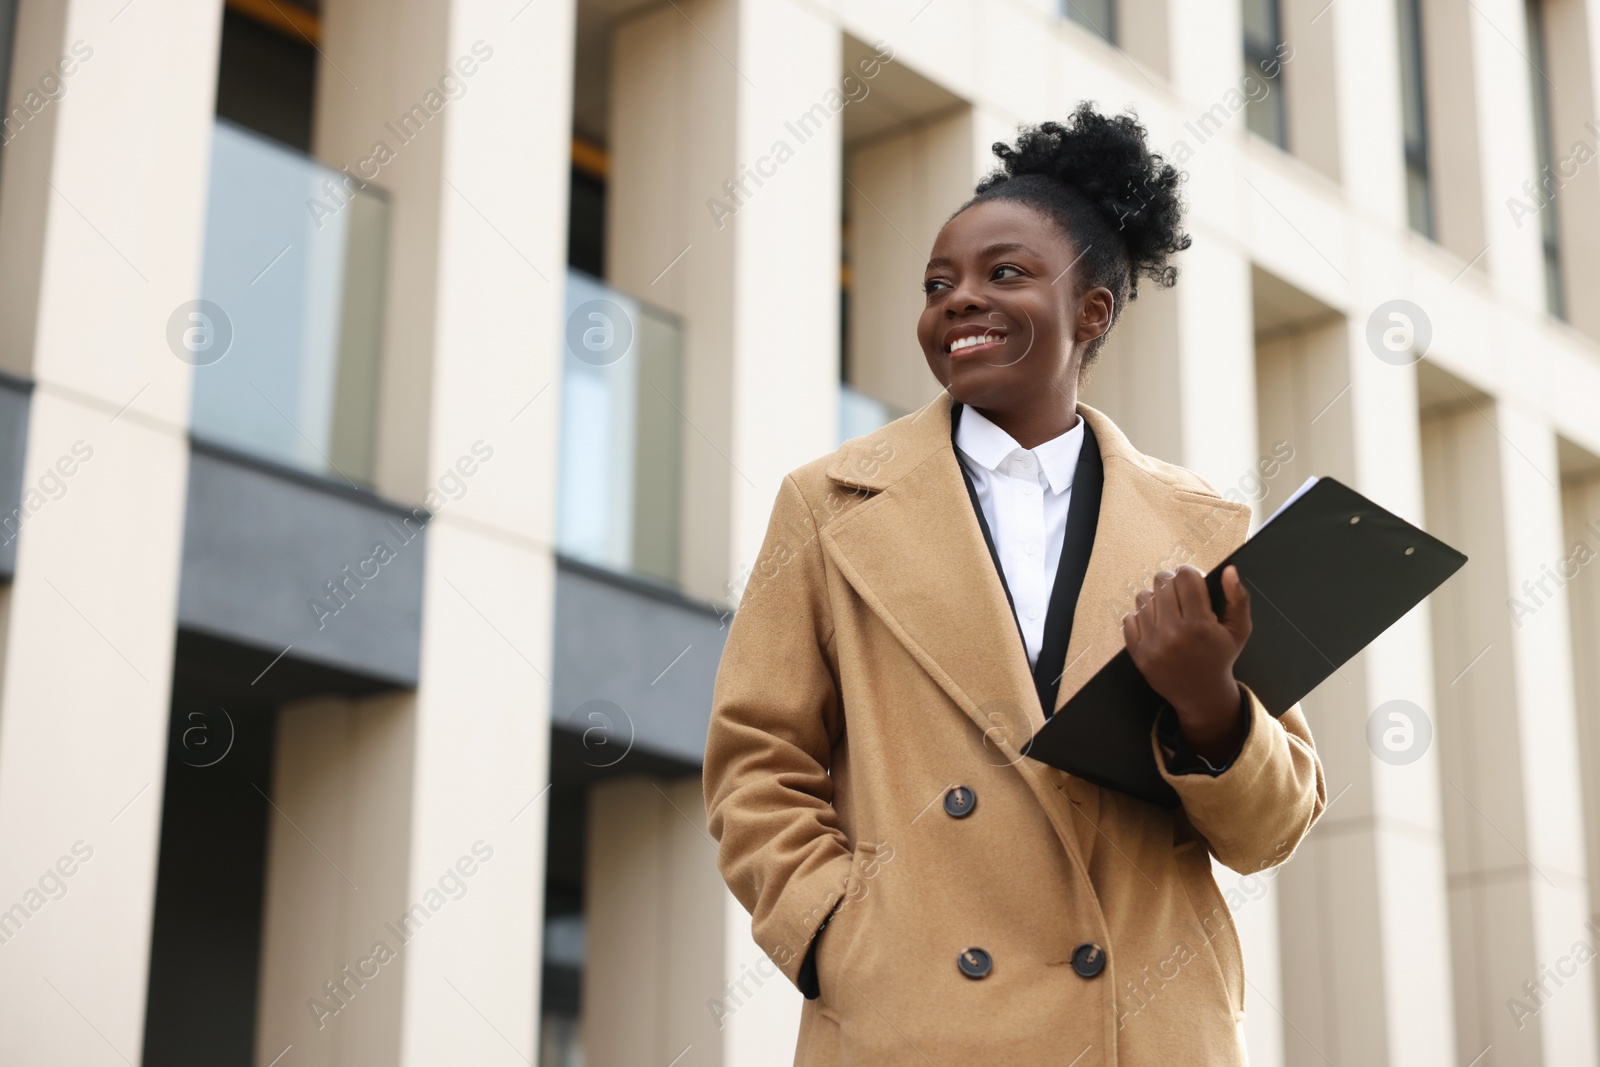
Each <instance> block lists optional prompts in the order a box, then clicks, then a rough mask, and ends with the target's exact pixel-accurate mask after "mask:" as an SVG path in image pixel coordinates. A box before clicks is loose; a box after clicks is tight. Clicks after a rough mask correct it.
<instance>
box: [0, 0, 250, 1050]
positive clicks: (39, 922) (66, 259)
mask: <svg viewBox="0 0 1600 1067" xmlns="http://www.w3.org/2000/svg"><path fill="white" fill-rule="evenodd" d="M220 17H221V9H220V6H219V5H217V4H214V3H202V2H199V0H187V2H178V3H170V4H140V5H135V6H133V7H131V8H124V7H123V5H121V4H117V3H102V2H90V0H63V2H61V3H28V4H24V5H22V6H21V9H20V11H19V13H18V17H17V25H16V45H15V53H14V55H13V57H12V64H11V89H10V104H11V105H12V106H20V107H21V108H22V109H23V113H25V114H26V115H27V116H28V117H27V118H26V121H23V122H20V123H19V122H18V121H16V120H15V118H14V116H12V115H8V116H7V120H8V121H7V126H6V138H7V145H6V149H5V158H4V175H3V178H0V367H3V368H4V369H5V370H6V371H8V372H10V373H12V374H15V375H19V376H22V377H26V378H31V379H33V381H34V382H35V389H34V391H33V395H32V398H31V410H30V413H29V419H28V437H27V458H26V465H25V467H24V471H23V485H24V493H25V494H26V496H25V499H27V498H28V497H31V498H32V500H33V502H34V506H32V507H29V509H28V510H29V514H28V517H27V519H26V525H24V526H23V528H22V530H21V533H20V535H19V541H18V552H17V568H16V579H15V582H14V584H13V586H12V588H11V592H10V597H9V601H10V603H9V608H10V610H9V613H8V618H7V620H6V629H5V633H4V636H3V642H4V644H3V649H0V662H3V664H4V667H3V670H4V674H3V677H0V887H3V888H0V941H3V944H0V1032H3V1033H4V1034H5V1038H4V1044H5V1049H6V1051H5V1056H6V1058H7V1059H8V1060H15V1061H16V1062H29V1063H32V1062H39V1063H45V1062H49V1063H90V1062H100V1061H102V1060H105V1059H107V1058H110V1057H113V1056H120V1057H121V1058H123V1059H125V1060H128V1061H130V1062H132V1061H136V1060H137V1059H138V1057H139V1055H140V1050H141V1048H142V1047H143V1033H144V1020H145V993H146V985H147V981H148V975H149V967H150V929H151V914H152V907H153V902H154V893H155V884H156V862H157V855H158V847H159V835H160V825H161V801H162V782H163V775H164V771H165V767H166V755H167V724H168V713H169V704H170V695H171V694H170V689H171V675H172V656H173V642H174V636H175V630H176V608H177V590H178V570H179V559H180V553H181V547H182V539H183V508H184V491H185V481H186V477H187V468H188V442H187V439H186V431H187V425H188V415H189V389H190V370H189V366H188V364H186V363H185V362H183V361H182V360H180V359H179V358H178V357H177V356H176V355H174V352H173V349H172V348H171V347H170V346H169V344H168V340H167V337H168V326H169V320H170V319H171V318H172V317H173V316H174V313H175V312H176V311H177V310H178V309H179V305H180V304H183V303H184V302H186V301H189V300H192V299H194V298H195V297H196V296H197V288H198V284H199V277H200V249H201V245H202V241H201V228H202V222H203V218H204V206H205V189H206V175H207V173H208V172H209V169H210V166H209V164H210V146H211V128H212V108H213V104H214V99H215V95H214V87H215V77H216V57H217V47H218V25H219V21H218V20H219V19H220ZM152 71H159V72H160V73H159V74H158V75H157V74H152ZM108 161H109V164H108ZM130 205H138V207H137V209H136V210H134V209H130ZM8 506H9V505H8ZM108 1045H109V1046H110V1049H108V1048H107V1046H108ZM111 1049H114V1050H115V1052H114V1053H113V1052H112V1051H111Z"/></svg>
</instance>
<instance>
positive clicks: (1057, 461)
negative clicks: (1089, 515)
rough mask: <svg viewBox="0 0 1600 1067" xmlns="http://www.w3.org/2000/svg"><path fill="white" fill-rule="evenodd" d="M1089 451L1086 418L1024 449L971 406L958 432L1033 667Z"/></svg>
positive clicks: (963, 413)
mask: <svg viewBox="0 0 1600 1067" xmlns="http://www.w3.org/2000/svg"><path fill="white" fill-rule="evenodd" d="M1082 447H1083V416H1081V415H1080V416H1078V421H1077V423H1076V424H1075V425H1074V426H1073V427H1072V429H1070V430H1068V431H1067V432H1066V433H1063V434H1061V435H1060V436H1058V437H1053V438H1051V439H1050V440H1048V441H1046V442H1044V444H1042V445H1040V446H1039V447H1038V448H1034V449H1026V448H1023V447H1022V446H1021V445H1019V444H1017V442H1016V439H1015V438H1013V437H1012V436H1011V435H1010V434H1008V433H1006V432H1005V431H1004V430H1002V429H1001V428H1000V427H998V426H996V425H995V424H994V423H992V422H990V421H989V420H988V419H986V418H984V417H983V415H982V414H980V413H979V412H978V411H977V409H975V408H973V407H971V406H970V405H969V406H967V407H965V408H963V409H962V411H961V422H960V423H959V424H958V425H957V426H956V455H957V456H958V457H959V458H960V460H961V462H962V465H963V466H964V467H966V469H967V473H968V474H970V475H971V476H972V487H973V489H975V490H976V491H977V494H978V506H979V507H981V508H982V509H983V517H984V519H985V520H986V521H987V522H988V524H989V534H990V536H991V537H993V538H994V547H995V552H996V553H998V554H999V556H1000V569H1001V570H1002V571H1003V572H1004V573H1005V577H1006V588H1007V589H1009V590H1010V591H1011V601H1012V604H1013V606H1014V607H1015V608H1016V612H1017V624H1018V626H1020V627H1021V629H1022V642H1023V645H1024V646H1025V647H1026V648H1027V651H1028V666H1030V667H1032V666H1033V665H1034V663H1035V662H1037V660H1038V659H1039V646H1040V645H1042V644H1043V643H1044V619H1045V614H1046V613H1047V612H1048V611H1049V609H1050V591H1051V590H1052V589H1053V588H1054V587H1055V581H1056V566H1057V564H1059V563H1060V562H1061V542H1062V538H1063V537H1064V536H1065V534H1066V529H1067V505H1068V504H1069V503H1070V502H1071V500H1072V476H1073V473H1074V472H1075V471H1076V470H1077V468H1078V452H1079V451H1080V450H1081V449H1082Z"/></svg>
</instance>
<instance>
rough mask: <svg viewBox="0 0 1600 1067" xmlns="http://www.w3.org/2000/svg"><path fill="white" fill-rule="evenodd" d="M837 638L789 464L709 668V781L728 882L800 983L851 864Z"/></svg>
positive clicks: (770, 950)
mask: <svg viewBox="0 0 1600 1067" xmlns="http://www.w3.org/2000/svg"><path fill="white" fill-rule="evenodd" d="M832 636H833V623H832V614H831V611H830V609H829V604H828V593H827V586H826V582H825V579H824V569H823V555H822V546H821V544H820V543H819V541H818V534H817V526H816V522H815V518H814V516H813V515H812V511H811V508H810V506H809V505H808V503H807V502H806V499H805V497H804V496H803V495H802V493H801V491H800V488H799V486H798V485H797V484H796V482H795V480H794V478H793V476H792V475H791V476H789V477H786V478H785V479H784V481H783V485H782V487H781V488H780V489H779V492H778V498H777V502H776V504H775V505H774V507H773V511H772V519H771V522H770V524H769V525H768V528H767V534H766V539H765V541H764V542H763V543H762V546H761V554H760V556H759V557H758V558H757V561H756V565H755V567H754V569H753V570H752V572H751V575H750V579H749V581H748V583H747V584H746V587H745V592H744V596H743V598H742V600H741V602H740V605H739V609H738V611H737V613H736V614H735V615H734V618H733V622H732V625H731V626H730V628H729V632H728V642H727V646H726V647H725V648H724V650H723V653H722V662H721V665H720V666H719V667H718V670H717V679H716V684H715V687H714V689H713V692H712V705H711V726H710V730H709V732H708V734H707V737H706V758H705V780H704V785H705V801H706V814H707V817H708V820H709V823H708V825H709V827H710V830H711V834H712V836H713V837H715V838H716V840H717V843H718V866H719V867H720V869H721V871H722V877H723V880H724V881H726V882H727V884H728V888H729V889H730V890H732V892H733V895H734V896H735V897H737V898H738V899H739V902H740V903H741V904H743V905H744V906H745V908H746V909H747V910H748V911H749V912H750V915H751V919H752V923H751V929H752V933H753V934H754V936H755V940H756V943H757V944H758V945H760V946H761V948H762V950H763V951H765V952H766V953H767V955H768V956H769V957H770V958H771V959H772V961H773V962H774V963H775V964H777V966H778V967H779V968H780V969H781V970H782V971H783V973H784V974H785V975H786V976H788V978H789V980H790V981H791V982H796V983H797V984H798V981H799V972H800V968H801V964H802V963H803V962H804V960H805V957H806V953H807V949H808V947H809V945H810V942H811V939H812V937H813V936H814V935H815V933H816V931H817V929H818V927H820V926H821V925H822V923H823V921H824V920H825V919H826V918H827V917H828V915H829V913H830V912H831V911H832V910H833V907H834V905H835V904H836V903H837V902H838V900H839V899H840V898H841V897H842V896H843V895H844V892H845V883H846V878H847V876H848V875H849V873H850V869H851V851H850V845H849V842H848V840H847V838H846V835H845V833H844V830H843V829H842V828H841V827H840V823H839V817H838V814H837V813H836V812H835V811H834V808H833V779H832V778H831V777H830V775H829V766H830V763H831V759H832V751H833V746H834V744H835V742H837V741H838V739H839V736H840V733H841V732H842V730H843V728H844V717H843V716H844V713H843V707H842V704H841V701H840V696H839V687H838V683H837V681H836V679H835V678H834V674H833V670H832V668H831V666H830V663H829V658H828V654H827V648H828V644H829V641H830V640H831V639H832Z"/></svg>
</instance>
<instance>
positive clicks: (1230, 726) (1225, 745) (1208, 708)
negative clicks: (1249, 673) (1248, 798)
mask: <svg viewBox="0 0 1600 1067" xmlns="http://www.w3.org/2000/svg"><path fill="white" fill-rule="evenodd" d="M1173 711H1174V712H1176V713H1177V716H1178V729H1179V730H1180V731H1181V732H1182V733H1183V739H1184V741H1186V742H1187V743H1188V745H1189V748H1190V750H1191V751H1193V752H1194V753H1195V754H1196V755H1198V756H1201V757H1202V758H1204V759H1205V760H1206V761H1207V762H1210V763H1222V762H1224V761H1226V760H1227V759H1229V758H1230V757H1231V756H1232V755H1233V754H1234V753H1235V752H1236V751H1238V748H1239V742H1240V739H1241V738H1243V736H1244V727H1245V718H1244V704H1243V691H1242V690H1241V689H1240V688H1239V683H1238V682H1236V681H1234V679H1233V678H1232V676H1231V675H1230V676H1229V678H1228V679H1227V682H1226V684H1225V685H1218V686H1217V687H1215V689H1214V691H1213V692H1211V693H1209V694H1207V695H1200V696H1197V697H1196V698H1195V699H1193V700H1190V701H1185V702H1184V705H1183V706H1179V705H1177V704H1174V705H1173Z"/></svg>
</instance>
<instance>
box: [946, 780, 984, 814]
mask: <svg viewBox="0 0 1600 1067" xmlns="http://www.w3.org/2000/svg"><path fill="white" fill-rule="evenodd" d="M977 806H978V794H977V793H974V792H973V791H972V789H971V788H970V787H968V786H964V785H958V786H955V787H954V788H952V789H951V790H950V791H949V792H948V793H946V794H945V795H944V812H945V814H946V815H948V816H950V817H951V818H952V819H965V818H966V817H967V816H968V815H971V814H972V809H973V808H975V807H977Z"/></svg>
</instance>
